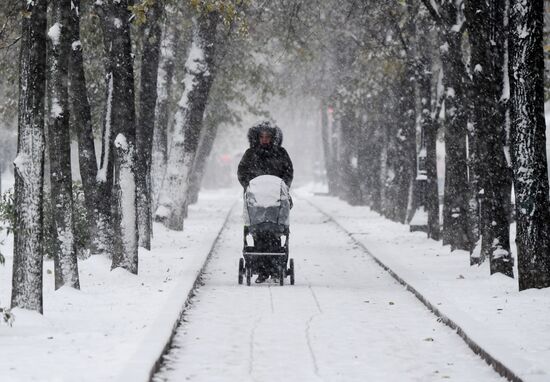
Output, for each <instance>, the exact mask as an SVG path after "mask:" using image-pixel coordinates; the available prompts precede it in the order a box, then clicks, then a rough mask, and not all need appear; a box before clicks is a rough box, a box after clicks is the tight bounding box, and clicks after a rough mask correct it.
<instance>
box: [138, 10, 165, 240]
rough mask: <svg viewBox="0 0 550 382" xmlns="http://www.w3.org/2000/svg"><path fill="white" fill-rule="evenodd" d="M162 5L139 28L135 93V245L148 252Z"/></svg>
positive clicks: (151, 230) (151, 232) (150, 12)
mask: <svg viewBox="0 0 550 382" xmlns="http://www.w3.org/2000/svg"><path fill="white" fill-rule="evenodd" d="M162 8H163V4H161V0H156V1H154V2H153V4H152V6H151V9H150V10H149V12H148V13H147V22H146V24H145V25H144V27H143V36H144V48H143V59H142V62H141V83H140V92H139V120H138V124H137V129H136V148H137V153H136V154H137V155H136V159H137V160H136V186H137V201H138V228H139V245H140V246H141V247H144V248H146V249H151V236H152V234H153V227H152V214H151V161H152V151H153V131H154V125H155V105H156V102H157V77H158V71H159V70H158V69H159V55H160V42H161V37H162V31H161V27H160V19H161V13H162Z"/></svg>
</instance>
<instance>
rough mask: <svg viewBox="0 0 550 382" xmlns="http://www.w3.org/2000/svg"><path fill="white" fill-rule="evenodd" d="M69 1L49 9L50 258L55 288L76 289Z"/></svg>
mask: <svg viewBox="0 0 550 382" xmlns="http://www.w3.org/2000/svg"><path fill="white" fill-rule="evenodd" d="M70 9H71V0H59V1H57V2H55V4H53V7H52V13H53V15H52V22H53V25H52V26H51V27H50V29H49V31H48V37H49V39H50V43H51V54H52V57H51V67H50V71H51V75H50V81H51V83H50V89H51V94H50V102H49V104H50V123H49V127H48V141H49V142H48V144H49V155H50V176H51V204H52V213H53V215H54V216H53V224H54V227H55V228H54V238H53V251H54V253H53V256H54V267H55V288H56V289H58V288H61V287H62V286H64V285H68V286H70V287H73V288H77V289H79V288H80V283H79V279H78V265H77V258H76V245H75V236H74V220H73V200H72V178H71V144H70V134H69V92H68V66H69V53H70V34H69V17H70V16H69V12H70Z"/></svg>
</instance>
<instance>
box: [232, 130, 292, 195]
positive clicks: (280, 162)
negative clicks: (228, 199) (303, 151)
mask: <svg viewBox="0 0 550 382" xmlns="http://www.w3.org/2000/svg"><path fill="white" fill-rule="evenodd" d="M265 130H268V131H269V132H270V133H271V136H272V143H271V144H270V145H268V146H265V147H264V146H261V145H260V132H261V131H265ZM248 142H249V143H250V148H249V149H248V150H246V152H245V153H244V155H243V158H242V159H241V162H240V163H239V169H238V172H237V175H238V177H239V182H240V183H241V185H242V186H243V187H244V188H246V187H248V183H249V182H250V181H251V180H252V179H254V178H255V177H257V176H260V175H274V176H277V177H279V178H281V179H282V180H283V181H284V182H285V183H286V184H287V186H289V187H290V185H291V183H292V179H293V177H294V169H293V167H292V161H291V160H290V157H289V156H288V153H287V152H286V150H285V149H284V148H283V147H282V146H281V144H282V143H283V132H282V131H281V129H279V128H278V127H275V126H269V127H268V128H266V127H265V126H262V125H257V126H254V127H252V128H250V129H249V130H248Z"/></svg>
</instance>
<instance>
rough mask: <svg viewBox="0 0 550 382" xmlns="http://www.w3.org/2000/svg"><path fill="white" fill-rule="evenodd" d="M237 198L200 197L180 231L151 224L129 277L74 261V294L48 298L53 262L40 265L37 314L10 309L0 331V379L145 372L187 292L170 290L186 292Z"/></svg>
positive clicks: (102, 377) (98, 377)
mask: <svg viewBox="0 0 550 382" xmlns="http://www.w3.org/2000/svg"><path fill="white" fill-rule="evenodd" d="M237 198H238V193H236V192H233V191H231V192H227V190H225V191H224V192H208V193H201V195H200V200H199V203H198V204H196V205H192V206H190V208H189V218H188V219H187V220H186V228H185V231H183V232H174V231H169V230H167V229H165V228H164V227H163V226H161V225H159V224H155V226H154V239H153V242H152V246H153V248H152V250H151V251H147V250H143V249H142V248H140V252H139V256H140V257H139V275H137V276H134V275H132V274H130V273H128V272H126V271H124V270H122V269H115V270H113V271H110V269H111V260H110V259H108V257H106V256H92V257H90V258H89V259H87V260H84V261H80V262H79V270H80V285H81V290H80V291H78V290H73V289H70V288H62V289H60V290H58V291H54V274H53V270H54V267H53V261H50V260H47V261H45V264H44V315H43V316H42V315H39V314H36V313H33V312H28V311H24V310H20V309H15V310H14V314H15V322H14V324H13V327H11V328H10V327H7V326H6V325H1V324H0V376H1V378H0V380H1V381H2V382H19V381H21V382H23V381H25V382H26V381H31V380H40V381H90V382H91V381H109V380H116V379H117V378H120V375H121V373H127V368H128V367H130V366H131V367H132V368H134V369H140V370H139V371H142V372H147V373H148V372H149V369H150V367H151V366H152V365H153V363H154V361H155V360H156V357H158V356H159V355H160V351H161V350H162V347H163V345H164V344H165V341H166V340H167V338H168V337H167V336H168V335H169V333H170V331H171V329H172V327H171V325H173V324H174V323H175V322H176V319H177V317H178V314H179V309H180V308H181V306H182V304H183V302H184V301H185V298H186V296H187V293H188V290H189V289H187V290H176V289H177V288H181V287H182V285H183V286H189V288H190V287H191V286H192V284H193V282H194V281H195V277H196V275H197V273H198V271H199V270H200V268H201V266H202V264H203V263H204V260H205V258H206V256H207V254H208V252H209V250H210V248H211V245H212V243H213V241H214V239H215V237H216V235H217V234H218V232H219V230H220V228H221V227H222V224H223V222H224V219H225V217H226V215H227V212H228V211H229V208H230V207H231V205H232V204H233V203H234V201H235V200H236V199H237ZM11 245H12V244H11V242H8V243H6V245H5V246H3V247H2V249H1V250H2V252H3V253H4V254H5V255H8V256H6V264H5V266H0V306H8V305H9V300H10V293H11V271H12V269H11V268H12V259H13V258H12V255H11V254H12V251H11V249H10V246H11ZM159 322H160V323H162V325H159ZM134 374H135V373H134ZM142 374H143V373H142ZM147 378H148V375H147V374H145V375H143V378H141V379H142V380H147Z"/></svg>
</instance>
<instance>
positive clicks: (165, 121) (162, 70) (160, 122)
mask: <svg viewBox="0 0 550 382" xmlns="http://www.w3.org/2000/svg"><path fill="white" fill-rule="evenodd" d="M173 18H174V15H170V14H168V15H167V17H166V18H165V21H164V23H165V25H164V35H163V39H162V43H161V55H160V63H159V71H158V79H157V104H156V109H155V128H154V131H153V153H152V164H151V188H152V211H156V208H157V205H158V197H159V194H160V188H161V186H162V183H163V178H164V174H165V173H166V163H167V160H168V130H169V129H168V125H169V116H170V115H171V112H172V108H171V106H172V103H171V100H172V93H173V88H174V86H173V78H174V68H175V64H176V57H177V54H176V52H177V51H178V49H179V41H180V39H179V38H178V35H179V29H178V28H177V25H176V23H175V20H172V19H173Z"/></svg>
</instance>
